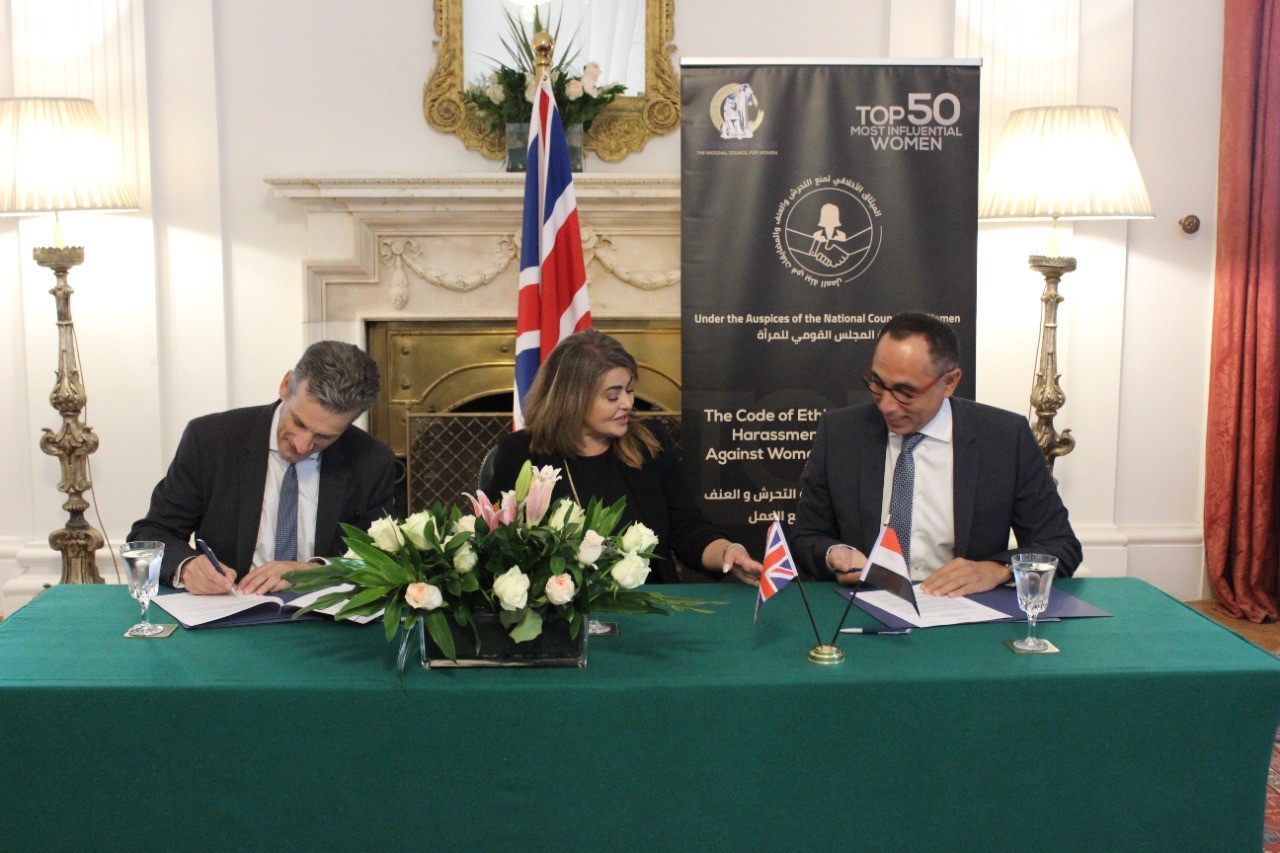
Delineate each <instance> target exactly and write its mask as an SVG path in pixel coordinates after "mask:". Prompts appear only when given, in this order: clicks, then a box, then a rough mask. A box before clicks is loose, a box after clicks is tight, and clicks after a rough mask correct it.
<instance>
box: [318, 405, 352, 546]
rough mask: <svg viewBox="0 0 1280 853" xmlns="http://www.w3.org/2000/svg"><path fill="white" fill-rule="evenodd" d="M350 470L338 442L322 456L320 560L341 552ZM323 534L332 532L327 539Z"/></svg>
mask: <svg viewBox="0 0 1280 853" xmlns="http://www.w3.org/2000/svg"><path fill="white" fill-rule="evenodd" d="M348 429H355V427H348ZM347 469H348V465H347V454H346V450H345V449H344V446H343V443H342V440H341V439H339V440H338V441H335V442H334V443H333V444H331V445H330V446H329V447H328V448H326V449H325V451H324V452H323V453H321V454H320V501H319V503H318V504H317V506H316V546H315V555H316V556H318V557H320V556H332V555H334V554H341V553H342V550H341V549H339V548H338V542H339V540H340V539H341V537H342V529H341V528H340V527H338V519H339V517H340V516H341V514H342V503H343V496H344V495H345V494H346V489H347V474H348V470H347ZM323 531H330V532H329V533H328V538H325V539H322V538H321V537H322V536H324V535H325V534H324V533H323Z"/></svg>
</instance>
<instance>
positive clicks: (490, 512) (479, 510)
mask: <svg viewBox="0 0 1280 853" xmlns="http://www.w3.org/2000/svg"><path fill="white" fill-rule="evenodd" d="M465 494H466V495H467V499H468V500H470V501H471V509H472V511H473V512H474V513H475V516H476V518H482V519H484V523H485V526H486V527H488V528H489V529H490V530H493V529H495V528H496V527H498V523H499V522H498V509H497V508H496V507H494V505H493V504H492V503H491V502H490V501H489V496H488V495H486V494H485V493H484V492H476V493H475V494H474V495H472V494H470V493H469V492H468V493H465ZM507 523H508V524H509V523H510V522H507Z"/></svg>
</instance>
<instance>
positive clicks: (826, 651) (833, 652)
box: [797, 579, 844, 664]
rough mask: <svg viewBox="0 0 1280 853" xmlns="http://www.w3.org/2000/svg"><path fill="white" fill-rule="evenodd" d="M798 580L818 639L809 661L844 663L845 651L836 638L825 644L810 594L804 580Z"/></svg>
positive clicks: (805, 607) (811, 650)
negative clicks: (812, 607)
mask: <svg viewBox="0 0 1280 853" xmlns="http://www.w3.org/2000/svg"><path fill="white" fill-rule="evenodd" d="M797 580H798V579H797ZM798 582H799V584H800V598H802V599H803V600H804V609H805V610H807V611H808V613H809V624H810V625H812V626H813V638H814V639H815V640H817V641H818V644H817V645H816V646H814V647H813V648H811V649H809V663H821V664H834V663H844V652H842V651H841V650H840V647H839V646H837V645H836V644H835V640H832V641H831V642H830V643H829V644H825V645H824V644H823V642H822V636H821V635H820V634H819V633H818V623H817V622H815V621H814V619H813V611H812V610H810V609H809V596H807V595H805V593H804V581H799V580H798ZM837 636H838V634H837Z"/></svg>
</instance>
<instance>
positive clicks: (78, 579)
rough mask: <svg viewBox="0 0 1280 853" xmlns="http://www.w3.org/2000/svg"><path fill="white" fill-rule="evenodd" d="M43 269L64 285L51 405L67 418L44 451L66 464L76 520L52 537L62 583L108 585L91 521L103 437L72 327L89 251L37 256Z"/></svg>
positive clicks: (47, 437) (57, 295)
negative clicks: (90, 497) (76, 270)
mask: <svg viewBox="0 0 1280 853" xmlns="http://www.w3.org/2000/svg"><path fill="white" fill-rule="evenodd" d="M34 254H35V259H36V263H38V264H39V265H40V266H42V267H47V268H49V269H51V270H53V272H54V275H55V276H56V277H57V279H58V283H57V284H56V285H55V286H54V288H53V289H52V290H50V291H49V292H50V293H51V294H53V297H54V299H55V300H56V301H57V304H58V371H57V379H56V380H55V382H54V385H53V391H51V392H50V393H49V403H50V404H51V405H52V406H53V408H54V409H56V410H57V411H58V412H59V413H60V414H61V415H62V428H61V429H59V430H58V431H57V432H56V433H55V432H54V431H53V430H51V429H45V430H44V435H43V436H42V437H41V439H40V449H41V450H43V451H44V452H45V453H47V454H49V455H50V456H56V457H58V461H59V462H60V463H62V480H61V481H60V482H59V483H58V491H60V492H62V493H64V494H65V495H66V496H67V500H66V502H65V503H63V505H62V508H63V509H64V510H66V511H67V512H68V513H69V514H70V517H69V518H68V520H67V526H66V527H63V528H60V529H58V530H55V531H53V532H52V533H50V534H49V546H50V547H51V548H53V549H54V550H55V551H61V552H62V580H61V582H62V583H102V575H100V574H99V573H98V566H97V560H96V554H97V550H98V549H99V548H101V547H102V546H103V545H104V544H105V540H104V539H103V537H102V534H101V533H99V532H98V531H97V530H95V529H94V528H93V527H92V526H91V525H90V524H89V522H87V521H85V518H84V513H85V510H87V509H88V508H89V502H88V501H86V500H85V499H84V493H85V492H87V491H89V489H90V487H91V486H92V483H91V482H90V481H89V470H88V459H89V454H90V453H93V452H94V451H95V450H97V449H98V436H96V435H95V434H94V432H93V428H92V427H90V426H89V425H88V424H86V423H85V422H84V420H83V419H82V418H81V417H80V413H81V412H83V411H84V406H85V403H86V402H87V400H88V397H87V396H86V395H85V391H84V384H83V383H82V382H81V381H80V366H79V364H80V359H79V356H78V354H77V352H76V333H75V326H74V325H73V324H72V322H71V294H72V293H73V291H72V290H71V287H70V286H69V285H68V284H67V272H68V271H69V270H70V269H71V268H72V267H74V266H78V265H79V264H81V263H83V262H84V249H83V248H81V247H79V246H67V247H58V248H43V249H36V250H35V253H34Z"/></svg>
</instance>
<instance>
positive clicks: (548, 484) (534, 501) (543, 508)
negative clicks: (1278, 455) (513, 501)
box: [524, 465, 560, 524]
mask: <svg viewBox="0 0 1280 853" xmlns="http://www.w3.org/2000/svg"><path fill="white" fill-rule="evenodd" d="M559 479H560V469H558V468H552V467H551V466H550V465H544V466H543V467H541V468H535V469H534V470H533V481H532V482H531V483H529V496H528V497H527V498H525V501H524V520H525V523H526V524H537V523H538V522H540V521H542V517H543V516H544V515H546V514H547V508H548V507H549V506H551V492H552V490H553V489H554V488H555V487H556V481H557V480H559Z"/></svg>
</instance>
